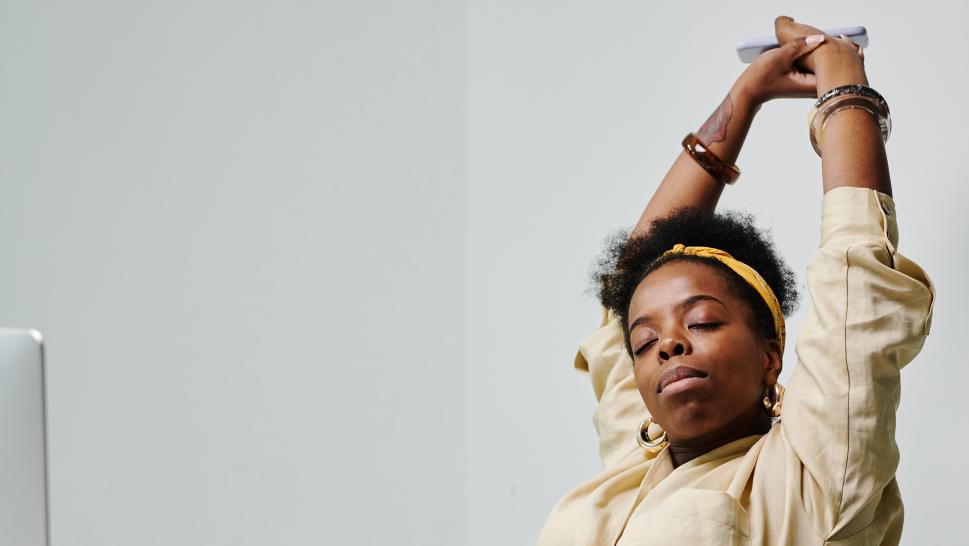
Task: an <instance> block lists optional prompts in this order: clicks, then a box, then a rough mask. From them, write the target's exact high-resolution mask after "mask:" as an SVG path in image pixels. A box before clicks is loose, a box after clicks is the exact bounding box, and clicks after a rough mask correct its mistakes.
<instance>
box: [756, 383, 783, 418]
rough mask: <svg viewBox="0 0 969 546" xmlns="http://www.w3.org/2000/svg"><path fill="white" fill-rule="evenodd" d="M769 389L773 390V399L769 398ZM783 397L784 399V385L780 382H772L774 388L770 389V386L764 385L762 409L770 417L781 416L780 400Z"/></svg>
mask: <svg viewBox="0 0 969 546" xmlns="http://www.w3.org/2000/svg"><path fill="white" fill-rule="evenodd" d="M771 390H773V391H774V399H773V400H771V397H770V391H771ZM783 399H784V386H783V385H781V384H780V383H774V388H773V389H771V388H770V387H765V388H764V398H763V399H761V402H763V404H764V411H766V412H767V415H770V416H771V417H780V416H781V401H783Z"/></svg>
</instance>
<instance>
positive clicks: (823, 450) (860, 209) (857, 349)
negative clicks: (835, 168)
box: [781, 187, 935, 539]
mask: <svg viewBox="0 0 969 546" xmlns="http://www.w3.org/2000/svg"><path fill="white" fill-rule="evenodd" d="M897 245H898V227H897V223H896V219H895V204H894V201H893V200H892V198H891V197H890V196H889V195H887V194H884V193H881V192H878V191H875V190H871V189H865V188H852V187H842V188H835V189H832V190H830V191H828V192H827V193H826V194H825V195H824V197H823V200H822V217H821V242H820V245H819V248H818V250H817V252H816V254H815V256H814V258H813V259H812V260H811V262H810V264H809V265H808V268H807V285H808V291H809V293H810V302H809V303H810V306H809V308H808V312H807V315H806V316H805V319H804V322H803V324H802V327H801V330H800V333H799V335H798V340H797V344H796V353H797V366H796V367H795V369H794V372H793V375H792V378H791V382H790V385H789V388H788V390H787V394H786V396H785V399H784V403H783V410H782V415H781V425H782V431H783V434H784V438H785V440H786V441H787V442H788V443H789V445H790V446H791V448H792V449H793V453H794V454H795V455H796V457H797V459H798V460H799V461H800V464H801V465H802V467H801V472H800V476H801V478H800V483H801V497H802V500H803V502H804V504H805V505H806V508H807V509H808V512H809V513H812V514H814V515H815V517H816V518H817V522H816V524H817V526H818V529H817V530H818V532H819V533H821V534H822V535H824V536H826V537H827V538H829V539H837V538H840V537H845V536H849V535H851V534H852V533H854V532H857V531H858V530H860V529H861V528H863V527H864V526H866V525H867V524H868V523H869V522H871V520H872V518H873V517H874V514H875V512H876V508H877V505H878V503H879V502H880V500H881V496H882V493H883V492H884V491H885V488H886V486H888V484H889V483H890V482H891V481H892V479H893V478H894V476H895V471H896V468H897V466H898V447H897V445H896V443H895V413H896V410H897V408H898V404H899V398H900V390H901V385H900V370H901V369H902V368H903V367H904V366H905V365H906V364H908V363H909V362H911V361H912V359H913V358H915V356H916V355H917V354H918V353H919V351H920V350H921V348H922V345H923V343H924V341H925V336H926V335H928V333H929V329H930V326H931V320H932V307H933V303H934V300H935V288H934V286H933V284H932V282H931V280H930V279H929V277H928V275H926V273H925V272H924V271H923V270H922V268H920V267H919V266H918V265H917V264H916V263H915V262H913V261H912V260H909V259H908V258H906V257H905V256H903V255H902V254H900V253H899V252H898V250H897Z"/></svg>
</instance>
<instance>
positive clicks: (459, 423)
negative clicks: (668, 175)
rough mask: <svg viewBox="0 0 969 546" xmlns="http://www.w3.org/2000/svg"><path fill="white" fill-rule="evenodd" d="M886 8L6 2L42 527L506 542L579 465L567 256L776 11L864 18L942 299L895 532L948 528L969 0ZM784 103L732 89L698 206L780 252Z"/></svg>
mask: <svg viewBox="0 0 969 546" xmlns="http://www.w3.org/2000/svg"><path fill="white" fill-rule="evenodd" d="M899 6H903V5H899ZM899 6H895V5H888V4H884V3H877V4H876V3H868V4H857V5H848V4H843V3H839V2H833V1H830V0H821V1H819V2H817V3H815V4H814V5H812V6H811V7H810V9H805V5H803V4H802V5H799V6H798V7H797V9H793V8H790V6H787V7H785V6H784V5H778V4H776V3H769V2H765V1H762V2H756V3H746V4H744V7H743V9H742V11H738V10H739V8H737V7H736V6H733V5H727V4H722V3H712V2H711V3H707V4H705V8H704V9H702V10H698V9H697V8H696V4H695V3H691V4H684V5H682V6H680V5H669V4H664V5H662V6H660V5H658V4H649V3H643V2H631V1H625V2H613V3H605V4H604V3H595V4H594V3H589V2H574V1H566V2H561V1H559V2H550V1H546V2H535V1H516V2H509V1H489V2H483V1H473V2H444V1H430V0H426V1H419V2H407V3H401V2H373V1H371V2H353V3H349V2H343V3H323V4H319V3H310V2H304V3H300V2H293V1H284V2H281V3H279V2H277V3H273V4H272V5H270V4H267V3H255V2H242V3H239V2H232V3H230V2H223V1H218V0H203V1H201V2H179V1H176V2H154V3H150V2H119V1H116V0H102V1H100V2H87V3H81V4H79V3H76V2H75V3H72V2H64V1H60V2H55V3H36V2H26V1H22V0H20V1H16V0H8V1H7V2H4V3H2V4H0V69H2V72H0V74H2V75H3V76H2V77H3V81H2V85H0V252H2V255H3V257H4V260H3V263H4V264H5V266H4V267H3V268H0V325H7V326H30V327H36V328H39V329H41V330H42V331H44V333H45V335H46V338H47V340H48V349H49V357H50V358H49V371H50V375H49V381H50V385H49V401H50V420H51V423H50V433H51V446H50V448H51V456H52V460H51V478H52V482H51V485H52V497H53V498H52V507H53V538H54V543H55V546H73V545H78V546H80V545H84V546H86V545H93V546H111V545H126V546H127V545H130V544H138V545H204V546H216V545H230V544H231V545H233V546H235V545H263V544H286V545H297V544H327V545H331V544H413V545H422V546H423V545H428V544H448V545H456V544H468V545H478V544H481V545H493V544H531V543H534V541H535V538H536V537H537V534H538V532H539V529H540V528H541V525H542V524H543V522H544V520H545V517H546V516H547V514H548V512H549V510H550V509H551V507H552V505H553V504H554V502H555V501H556V500H558V498H559V497H560V496H561V495H562V494H563V493H565V492H566V491H567V490H569V489H571V488H572V487H573V486H575V485H576V484H577V483H579V482H580V481H582V480H585V479H586V478H588V477H590V476H592V475H593V474H595V473H596V472H597V471H598V468H599V463H598V459H597V447H596V443H595V438H594V432H593V430H592V426H591V412H592V409H593V407H594V400H593V397H592V393H591V389H590V388H589V385H588V383H587V380H586V378H585V377H584V376H582V375H580V374H578V373H576V372H574V371H572V369H571V365H572V357H573V355H574V351H575V349H576V347H577V345H578V343H579V342H580V341H581V340H582V339H583V338H584V337H585V336H586V335H588V334H589V333H590V332H591V331H592V330H593V329H594V327H595V326H596V324H597V321H598V307H597V304H596V302H595V301H594V300H593V299H592V298H591V297H590V296H588V295H586V294H584V291H585V289H586V288H587V279H586V275H587V271H588V267H589V265H590V263H591V262H592V260H593V258H594V257H595V255H596V254H597V253H598V252H600V250H601V244H602V240H603V238H604V237H605V236H606V235H607V234H608V233H609V232H611V231H612V230H614V229H617V228H620V227H628V226H630V225H631V224H632V223H633V222H634V221H635V220H636V218H638V215H639V213H640V212H641V210H642V207H643V206H644V205H645V203H646V200H647V199H648V197H649V195H650V194H651V192H652V191H653V189H654V188H655V185H656V184H657V182H658V181H659V180H660V179H661V178H662V175H663V174H664V173H665V171H666V169H667V168H668V167H669V164H670V163H671V161H672V160H673V158H674V157H675V156H676V154H677V153H678V152H679V142H680V140H681V139H682V137H683V135H684V134H686V132H688V131H690V130H695V129H696V128H697V127H699V125H700V124H701V123H702V122H703V120H704V119H706V117H707V115H708V114H709V113H710V112H711V111H712V110H713V109H714V108H715V107H716V106H717V105H718V104H719V102H720V100H721V99H722V97H723V95H724V94H725V93H726V91H727V89H728V88H729V86H730V84H731V83H732V82H733V80H734V78H735V77H736V76H737V75H738V74H739V73H740V71H741V70H742V69H743V67H744V65H742V64H740V63H739V61H737V60H736V57H735V55H734V53H733V51H732V44H733V42H735V41H736V40H738V39H741V38H744V37H748V36H756V35H764V34H768V33H770V31H771V22H772V21H773V18H774V16H776V15H779V14H781V13H785V12H786V13H787V14H789V15H793V16H794V17H796V18H799V19H803V20H806V21H809V22H812V23H816V24H818V25H821V26H842V25H853V24H862V25H866V26H867V27H868V28H869V32H870V34H871V40H872V45H871V47H870V48H869V50H868V60H867V65H868V72H869V76H870V79H871V83H872V85H873V86H874V87H875V88H877V89H878V90H880V91H881V92H882V93H883V94H884V95H885V96H886V97H887V98H888V101H889V103H890V105H891V107H892V112H893V118H894V121H895V131H894V133H893V134H892V137H891V140H890V142H889V145H888V151H889V154H890V161H891V167H892V174H893V179H894V185H895V195H896V202H897V205H898V212H899V223H900V230H901V244H900V248H901V251H902V252H903V253H905V254H907V255H908V256H910V257H911V258H913V259H915V260H917V261H918V262H920V263H921V264H922V265H923V266H924V267H925V268H926V269H927V270H928V272H929V273H930V275H931V276H932V277H933V279H934V280H935V282H936V284H937V287H938V292H939V295H940V300H939V302H938V303H937V305H936V308H935V313H936V315H935V322H934V325H933V332H932V335H931V336H930V338H929V339H928V342H927V344H926V347H925V350H924V351H923V353H922V355H921V356H920V357H919V358H918V360H916V361H915V363H913V364H912V366H911V368H909V369H907V370H906V371H905V373H904V374H903V377H904V386H903V402H902V406H901V408H900V419H899V428H898V438H899V442H900V443H901V447H902V462H901V468H900V470H899V482H900V484H901V487H902V490H903V493H904V495H905V499H906V506H907V508H906V530H905V533H906V534H905V536H906V541H905V542H906V543H911V544H914V543H918V544H934V543H949V542H951V541H952V539H951V537H952V536H953V535H954V534H955V533H957V532H958V531H960V530H961V529H962V525H961V519H960V518H961V513H960V512H959V511H958V508H959V506H960V504H959V503H958V502H956V498H955V497H954V496H949V495H955V494H956V493H955V492H957V491H959V490H961V489H964V488H965V487H967V486H969V478H966V477H965V475H964V473H960V472H959V469H958V468H957V466H956V465H957V464H958V457H957V456H952V455H950V453H959V452H960V451H962V450H964V449H965V448H966V447H967V446H966V441H965V440H964V439H963V436H962V435H961V434H960V433H959V431H960V430H961V429H960V428H959V427H960V425H961V421H962V419H963V417H964V415H965V411H964V410H963V409H962V406H961V404H960V402H961V400H960V398H961V396H960V394H959V386H960V385H962V384H965V382H966V381H967V379H969V371H967V370H966V367H965V366H963V365H962V361H963V360H964V358H962V355H961V353H959V352H958V348H957V345H956V344H955V343H952V342H951V341H948V340H955V339H958V338H957V337H956V336H958V335H959V330H960V327H961V326H962V325H964V324H965V323H966V322H965V319H964V318H962V310H963V309H965V308H967V307H969V289H967V288H966V286H965V283H964V282H961V281H962V279H961V273H962V272H963V271H965V270H966V266H967V265H969V264H967V261H969V259H967V258H966V257H965V254H964V253H963V252H962V251H963V249H965V248H967V246H969V240H967V239H969V237H967V235H969V233H967V230H966V229H965V228H964V227H962V225H961V223H960V221H959V220H960V219H961V214H960V213H961V212H962V209H963V208H964V207H965V205H964V203H966V202H967V199H966V198H967V197H969V189H966V188H967V185H966V182H967V174H969V166H967V160H966V154H965V153H964V152H963V150H962V140H963V139H962V138H961V136H962V135H961V131H962V128H963V127H965V126H966V122H967V119H966V117H967V114H966V109H965V108H962V107H961V106H960V105H961V100H962V93H961V90H962V89H964V88H965V87H966V85H967V83H969V82H967V81H966V79H967V73H966V71H965V70H964V69H963V68H961V67H962V66H963V65H962V64H961V62H960V55H959V54H960V53H961V52H962V51H965V49H966V43H965V39H964V38H963V37H962V35H963V31H962V23H961V21H963V20H965V16H966V15H967V11H969V10H967V9H966V8H965V7H964V6H962V5H957V4H952V3H942V2H937V3H933V2H921V3H919V4H918V6H914V7H913V6H903V7H904V9H900V7H899ZM789 8H790V9H789ZM701 12H702V13H705V14H706V15H704V16H700V14H701ZM835 13H837V14H838V15H837V17H833V16H832V15H831V14H835ZM933 29H942V32H940V33H935V32H933ZM807 108H808V102H806V101H784V102H778V103H774V104H770V105H767V106H765V107H764V108H763V109H762V110H761V112H760V114H759V116H758V119H757V120H756V121H755V124H754V127H753V129H752V131H751V133H750V135H749V137H748V140H747V145H746V147H745V149H744V151H743V153H742V154H741V156H740V166H741V169H742V170H743V175H742V177H741V179H740V181H739V182H738V184H737V186H736V187H732V188H730V189H729V190H728V191H727V192H726V193H725V196H724V199H723V204H724V206H727V207H733V208H742V209H745V210H748V211H750V212H753V213H754V214H755V215H756V216H757V217H758V219H759V221H760V223H761V225H763V226H765V227H770V228H772V229H773V231H774V235H775V237H776V240H777V242H778V244H779V246H780V248H781V249H782V251H783V253H784V255H785V256H786V257H787V259H788V260H789V263H790V264H791V265H792V267H794V268H795V269H796V270H797V271H799V272H800V271H803V268H804V266H805V264H806V263H807V261H808V259H809V257H810V255H811V251H812V248H813V247H814V245H815V244H816V240H817V235H816V233H817V223H818V212H819V199H820V195H821V190H820V170H819V165H820V164H819V161H818V159H817V158H816V157H815V156H814V154H813V152H812V151H811V149H810V146H809V144H808V142H807V135H806V129H805V126H804V116H805V114H806V111H807ZM805 297H806V295H805ZM799 324H800V315H799V316H798V317H795V318H794V320H793V321H792V324H790V330H791V331H792V332H795V331H796V329H797V326H798V325H799ZM789 346H790V347H791V348H790V349H789V352H788V355H787V356H788V362H789V367H788V370H787V372H786V375H787V376H789V373H790V369H791V367H792V364H791V363H792V362H793V360H792V358H793V343H791V344H789ZM785 378H786V377H785ZM949 492H952V493H949ZM915 537H918V540H917V541H916V538H915Z"/></svg>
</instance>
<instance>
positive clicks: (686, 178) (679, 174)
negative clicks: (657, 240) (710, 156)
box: [631, 84, 759, 237]
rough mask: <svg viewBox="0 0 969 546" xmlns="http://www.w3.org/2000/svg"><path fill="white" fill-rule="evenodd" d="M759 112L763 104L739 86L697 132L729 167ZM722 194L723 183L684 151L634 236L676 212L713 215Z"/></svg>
mask: <svg viewBox="0 0 969 546" xmlns="http://www.w3.org/2000/svg"><path fill="white" fill-rule="evenodd" d="M758 109H759V104H757V103H756V101H754V100H752V99H751V98H750V94H749V93H747V92H746V90H745V89H743V88H742V87H741V86H740V85H738V84H735V85H734V86H733V87H732V88H731V89H730V91H729V92H728V93H727V96H726V97H724V99H723V102H721V103H720V106H718V107H717V109H716V110H715V111H714V112H713V114H711V115H710V117H709V118H708V119H707V121H706V122H705V123H704V124H703V126H702V127H701V128H700V130H699V131H697V133H696V135H697V138H699V140H700V142H702V143H703V145H704V146H705V147H706V148H707V149H708V150H710V151H712V152H713V153H715V154H716V155H717V156H718V157H720V158H721V159H723V160H724V161H726V162H727V163H731V164H732V163H735V162H736V161H737V156H738V155H740V149H741V148H742V147H743V144H744V139H745V138H746V137H747V132H748V131H749V130H750V125H751V123H752V122H753V119H754V114H756V112H757V110H758ZM722 192H723V183H721V182H718V181H717V180H716V179H714V178H713V176H711V175H710V174H709V173H708V172H707V171H706V170H705V169H704V168H703V167H701V166H700V165H698V164H697V162H696V161H694V160H693V158H692V157H690V155H689V153H687V152H686V150H683V151H681V152H680V154H679V156H677V158H676V161H674V162H673V166H672V167H670V170H669V172H667V173H666V176H665V177H663V180H662V181H661V182H660V184H659V187H658V188H657V189H656V191H655V192H654V193H653V197H652V198H651V199H650V201H649V204H647V205H646V210H644V211H643V214H642V215H641V216H640V218H639V222H638V223H637V224H636V227H635V228H634V229H633V232H632V234H631V236H633V237H635V236H637V235H642V234H645V233H646V232H647V231H648V229H649V225H650V223H652V221H653V220H656V219H657V218H662V217H664V216H666V215H668V214H669V212H670V211H672V210H673V209H675V208H679V207H698V208H701V209H704V210H707V211H709V212H710V213H712V212H713V211H714V209H716V206H717V201H719V200H720V194H721V193H722Z"/></svg>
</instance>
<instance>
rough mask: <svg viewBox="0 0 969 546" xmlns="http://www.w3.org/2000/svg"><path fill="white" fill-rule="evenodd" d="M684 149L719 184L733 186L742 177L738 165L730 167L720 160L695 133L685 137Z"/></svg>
mask: <svg viewBox="0 0 969 546" xmlns="http://www.w3.org/2000/svg"><path fill="white" fill-rule="evenodd" d="M683 149H685V150H686V151H687V153H689V154H690V156H691V157H692V158H693V160H694V161H696V162H697V163H698V164H699V165H700V166H701V167H703V168H704V170H706V171H707V172H708V173H710V176H712V177H713V178H714V179H716V180H717V181H718V182H721V183H723V184H733V183H734V182H736V181H737V177H739V176H740V169H739V168H737V165H730V164H728V163H727V162H726V161H724V160H722V159H720V158H719V157H718V156H717V154H715V153H713V152H712V151H710V149H709V148H707V147H706V146H704V145H703V143H702V142H700V139H698V138H697V137H696V135H695V134H693V133H689V134H687V135H686V136H685V137H683Z"/></svg>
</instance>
